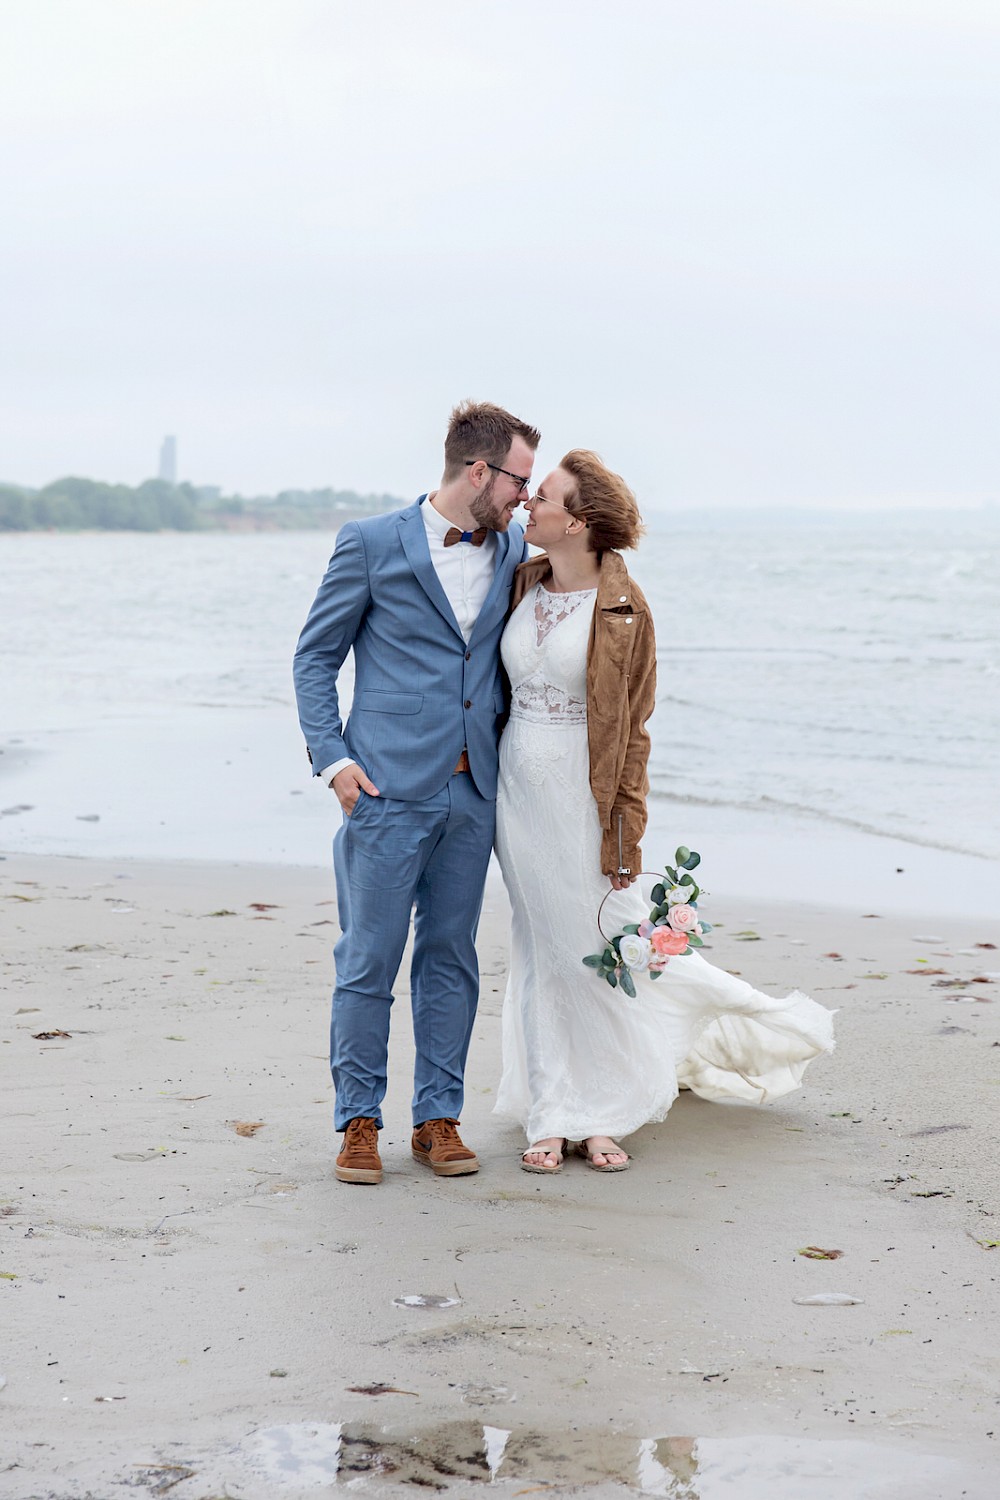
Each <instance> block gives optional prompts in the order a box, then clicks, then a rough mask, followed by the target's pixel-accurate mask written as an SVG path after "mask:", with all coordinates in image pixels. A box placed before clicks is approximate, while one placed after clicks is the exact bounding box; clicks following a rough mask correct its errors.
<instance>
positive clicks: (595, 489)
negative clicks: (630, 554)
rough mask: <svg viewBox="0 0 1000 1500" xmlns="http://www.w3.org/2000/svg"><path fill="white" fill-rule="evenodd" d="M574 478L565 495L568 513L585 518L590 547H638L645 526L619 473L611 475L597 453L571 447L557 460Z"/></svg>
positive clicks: (599, 549)
mask: <svg viewBox="0 0 1000 1500" xmlns="http://www.w3.org/2000/svg"><path fill="white" fill-rule="evenodd" d="M559 467H560V469H565V471H566V473H567V474H569V476H570V477H571V479H572V480H573V488H572V490H571V491H570V493H569V494H568V495H566V497H565V503H566V509H567V510H568V511H569V513H570V514H571V515H574V516H578V517H579V518H580V520H581V521H586V523H587V530H588V531H589V533H590V550H591V551H592V552H606V551H608V550H609V548H614V550H615V551H616V552H622V551H624V550H626V549H627V548H629V547H637V546H638V545H639V538H640V537H641V536H642V533H643V530H644V527H643V524H642V517H641V516H640V514H639V507H638V505H637V504H636V500H635V496H634V495H633V493H632V491H631V490H630V489H629V487H628V485H627V484H626V483H625V481H624V479H623V478H622V477H621V475H620V474H613V473H612V472H611V470H610V469H609V468H607V467H606V466H605V465H604V464H603V463H602V462H601V460H600V459H599V458H598V456H597V454H596V453H591V452H590V451H589V449H587V448H574V449H573V450H572V452H570V453H567V454H566V457H565V458H563V459H561V460H560V463H559Z"/></svg>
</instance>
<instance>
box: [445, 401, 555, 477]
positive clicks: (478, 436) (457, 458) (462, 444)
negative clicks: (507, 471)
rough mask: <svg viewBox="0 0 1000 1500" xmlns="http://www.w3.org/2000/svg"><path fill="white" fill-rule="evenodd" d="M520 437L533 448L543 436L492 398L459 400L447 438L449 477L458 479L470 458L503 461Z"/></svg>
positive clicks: (447, 469) (449, 425) (447, 473)
mask: <svg viewBox="0 0 1000 1500" xmlns="http://www.w3.org/2000/svg"><path fill="white" fill-rule="evenodd" d="M516 437H519V438H523V439H524V441H525V442H526V443H527V445H528V447H529V448H531V449H532V450H534V449H535V448H537V447H538V444H539V443H540V442H541V439H542V435H541V433H540V432H539V431H538V430H537V428H535V427H529V426H528V423H527V422H522V421H521V420H520V418H519V417H515V416H512V415H511V413H510V412H509V411H504V409H503V407H502V406H494V405H493V403H492V401H461V402H459V404H458V406H456V407H455V410H454V411H453V412H452V414H451V420H450V421H449V423H448V432H447V435H446V437H445V440H444V477H445V479H455V478H457V476H458V475H459V474H460V473H461V471H462V469H463V468H464V467H465V462H466V459H476V458H483V459H485V460H486V462H487V463H491V464H502V463H503V461H504V459H505V458H506V456H507V454H508V453H509V452H510V445H511V443H512V442H513V441H514V439H515V438H516Z"/></svg>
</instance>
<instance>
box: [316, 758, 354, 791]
mask: <svg viewBox="0 0 1000 1500" xmlns="http://www.w3.org/2000/svg"><path fill="white" fill-rule="evenodd" d="M356 765H357V761H355V760H352V759H351V757H350V756H349V755H345V756H344V757H343V759H341V760H335V761H334V763H333V765H332V766H327V767H326V768H325V770H322V771H320V773H319V779H320V781H322V782H323V784H324V786H332V785H333V778H334V777H335V776H337V775H338V774H339V773H340V772H341V771H342V770H343V769H344V767H345V766H356Z"/></svg>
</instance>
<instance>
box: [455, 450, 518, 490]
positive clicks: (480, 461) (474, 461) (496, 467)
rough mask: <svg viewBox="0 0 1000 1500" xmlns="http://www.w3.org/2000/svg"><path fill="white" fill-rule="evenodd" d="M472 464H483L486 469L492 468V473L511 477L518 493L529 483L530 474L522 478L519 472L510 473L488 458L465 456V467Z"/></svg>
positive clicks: (469, 466)
mask: <svg viewBox="0 0 1000 1500" xmlns="http://www.w3.org/2000/svg"><path fill="white" fill-rule="evenodd" d="M473 464H485V465H486V467H487V468H488V469H492V470H493V472H494V474H506V476H507V478H508V479H513V481H514V483H515V484H516V485H517V493H518V494H520V493H521V491H522V490H526V489H527V488H528V485H529V484H530V483H531V476H530V475H529V476H528V478H527V479H524V478H523V477H522V476H521V475H520V474H512V473H511V472H510V470H509V469H501V467H500V465H499V464H491V463H490V461H489V459H488V458H467V459H466V460H465V467H466V468H467V469H471V468H472V465H473Z"/></svg>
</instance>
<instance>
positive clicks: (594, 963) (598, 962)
mask: <svg viewBox="0 0 1000 1500" xmlns="http://www.w3.org/2000/svg"><path fill="white" fill-rule="evenodd" d="M583 961H584V963H585V964H586V965H587V968H588V969H603V968H604V955H603V953H588V954H587V957H586V958H585V959H584V960H583Z"/></svg>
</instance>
